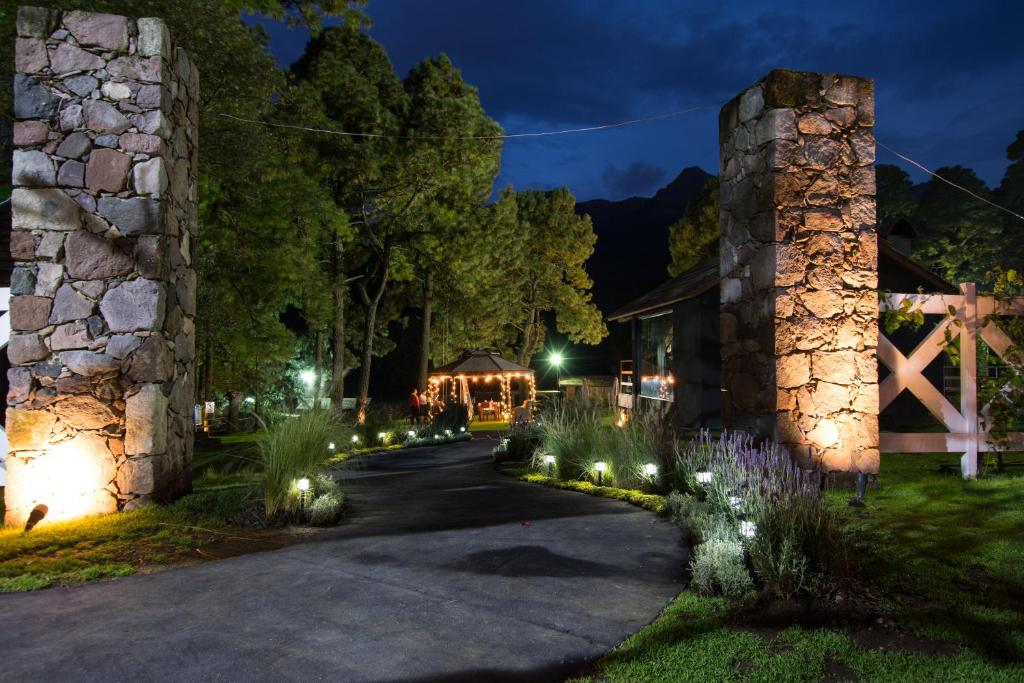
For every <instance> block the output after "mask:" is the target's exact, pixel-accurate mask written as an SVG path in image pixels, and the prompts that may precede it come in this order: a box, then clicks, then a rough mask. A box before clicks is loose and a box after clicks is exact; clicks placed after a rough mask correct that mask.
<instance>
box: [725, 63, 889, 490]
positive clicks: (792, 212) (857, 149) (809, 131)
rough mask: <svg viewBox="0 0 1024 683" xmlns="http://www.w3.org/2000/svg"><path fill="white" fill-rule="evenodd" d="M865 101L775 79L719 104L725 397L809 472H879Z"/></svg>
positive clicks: (868, 104) (852, 90)
mask: <svg viewBox="0 0 1024 683" xmlns="http://www.w3.org/2000/svg"><path fill="white" fill-rule="evenodd" d="M873 124H874V91H873V84H872V82H871V81H870V80H868V79H863V78H857V77H854V76H840V75H836V74H816V73H799V72H792V71H772V72H771V73H769V74H768V75H767V76H766V77H765V78H763V79H762V80H761V81H759V82H758V83H756V84H755V85H753V86H752V87H750V88H748V89H747V90H746V91H744V92H743V93H742V94H740V95H739V96H738V97H736V98H735V99H734V100H732V101H731V102H729V103H728V104H727V105H725V106H724V107H723V108H722V111H721V113H720V115H719V135H720V145H721V157H720V159H721V166H720V176H719V177H720V179H721V202H722V204H721V207H722V208H721V228H722V240H721V255H720V259H721V264H720V265H721V277H722V284H721V326H722V388H723V389H724V393H723V400H724V401H726V402H727V403H728V406H727V410H726V411H725V412H726V414H729V412H730V411H731V414H732V419H733V423H734V424H733V426H734V427H735V428H738V429H743V430H747V431H751V432H753V433H755V434H757V435H758V436H759V437H763V438H774V439H776V440H777V441H779V442H780V443H782V444H784V445H785V446H786V447H787V448H789V450H790V452H791V453H792V454H793V455H794V456H795V457H796V458H797V459H798V461H799V462H801V464H803V465H805V466H812V465H819V466H821V467H822V468H824V469H826V470H829V471H862V472H877V470H878V370H877V366H876V360H875V348H876V346H877V342H878V294H877V292H876V291H875V289H876V287H877V284H878V278H877V241H876V234H875V198H874V194H875V172H874V166H873V164H874V161H875V141H874V134H873V133H872V125H873Z"/></svg>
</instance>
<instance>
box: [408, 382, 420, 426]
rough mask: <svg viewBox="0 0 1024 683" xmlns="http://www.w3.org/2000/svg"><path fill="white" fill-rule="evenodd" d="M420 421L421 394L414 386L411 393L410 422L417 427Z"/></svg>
mask: <svg viewBox="0 0 1024 683" xmlns="http://www.w3.org/2000/svg"><path fill="white" fill-rule="evenodd" d="M419 421H420V395H419V394H418V393H416V389H415V388H413V390H412V393H411V394H409V424H411V425H412V426H413V427H415V426H416V425H417V424H419Z"/></svg>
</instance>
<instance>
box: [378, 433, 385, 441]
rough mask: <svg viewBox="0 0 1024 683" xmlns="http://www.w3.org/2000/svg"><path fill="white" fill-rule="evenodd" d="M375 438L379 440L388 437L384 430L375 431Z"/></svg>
mask: <svg viewBox="0 0 1024 683" xmlns="http://www.w3.org/2000/svg"><path fill="white" fill-rule="evenodd" d="M377 438H378V439H380V440H381V441H384V440H385V439H387V438H388V435H387V433H386V432H377Z"/></svg>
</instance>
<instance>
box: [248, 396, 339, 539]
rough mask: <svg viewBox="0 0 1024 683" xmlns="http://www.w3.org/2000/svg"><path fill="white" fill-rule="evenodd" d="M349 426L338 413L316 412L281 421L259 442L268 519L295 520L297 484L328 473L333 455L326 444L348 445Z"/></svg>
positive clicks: (261, 480) (262, 482) (260, 480)
mask: <svg viewBox="0 0 1024 683" xmlns="http://www.w3.org/2000/svg"><path fill="white" fill-rule="evenodd" d="M351 433H352V429H351V427H350V426H348V425H346V424H345V423H343V422H342V421H341V419H340V418H339V417H338V416H337V414H336V413H334V412H331V411H327V410H315V411H309V412H306V413H303V414H301V415H300V416H299V417H297V418H288V419H284V420H282V421H280V422H279V423H277V424H276V425H274V426H273V427H271V428H269V429H268V430H267V435H266V438H264V439H263V440H261V441H260V442H259V460H260V464H261V465H262V470H261V471H260V473H259V483H260V490H261V494H262V497H263V505H264V509H265V512H266V515H267V518H268V519H274V518H276V517H279V516H282V515H284V516H294V515H295V513H296V512H297V511H298V508H299V496H298V489H297V488H296V483H297V482H298V480H299V479H302V478H310V479H313V478H315V477H316V476H317V475H318V474H320V473H322V472H323V471H324V470H326V469H327V466H328V464H329V462H330V459H331V457H332V454H331V453H330V451H328V450H327V444H328V443H331V442H334V443H346V442H348V441H349V437H350V435H351Z"/></svg>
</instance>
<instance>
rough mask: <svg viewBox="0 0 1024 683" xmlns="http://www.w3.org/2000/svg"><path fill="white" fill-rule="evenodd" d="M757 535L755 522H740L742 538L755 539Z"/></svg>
mask: <svg viewBox="0 0 1024 683" xmlns="http://www.w3.org/2000/svg"><path fill="white" fill-rule="evenodd" d="M755 534H757V525H756V524H754V523H753V522H746V521H744V522H740V536H743V537H744V538H753V537H754V536H755Z"/></svg>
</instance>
